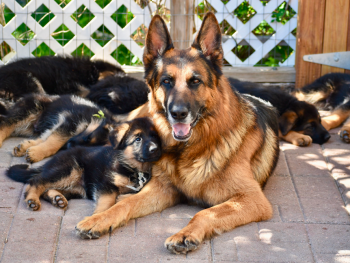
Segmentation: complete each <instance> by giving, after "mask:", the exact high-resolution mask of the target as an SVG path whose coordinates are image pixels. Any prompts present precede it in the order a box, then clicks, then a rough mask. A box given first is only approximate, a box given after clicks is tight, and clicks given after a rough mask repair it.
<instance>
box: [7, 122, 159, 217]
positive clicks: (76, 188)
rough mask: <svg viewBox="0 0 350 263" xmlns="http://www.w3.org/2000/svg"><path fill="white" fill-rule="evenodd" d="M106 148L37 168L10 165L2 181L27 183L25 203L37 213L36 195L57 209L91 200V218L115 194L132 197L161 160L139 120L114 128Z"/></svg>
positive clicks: (147, 126) (154, 136)
mask: <svg viewBox="0 0 350 263" xmlns="http://www.w3.org/2000/svg"><path fill="white" fill-rule="evenodd" d="M109 139H110V142H111V145H112V146H106V147H89V148H87V147H76V148H73V149H69V150H66V151H62V152H60V153H58V154H57V155H55V156H54V157H53V158H52V159H51V160H49V161H48V162H47V163H46V164H44V165H43V166H42V167H39V168H33V169H28V166H27V165H14V166H12V167H10V168H9V170H8V171H7V176H8V177H10V178H11V179H13V180H15V181H17V182H23V183H29V185H28V187H27V188H26V191H25V194H24V196H25V202H26V204H27V206H28V208H29V209H31V210H33V211H36V210H38V209H39V208H40V200H39V198H40V196H43V197H44V199H46V200H48V201H49V202H51V203H52V204H53V205H54V206H56V207H59V208H66V207H67V205H68V202H67V199H66V198H69V197H72V196H74V197H87V198H89V199H92V200H95V201H96V209H95V212H94V213H99V212H102V211H105V210H106V209H108V208H109V207H111V206H112V205H114V204H115V201H116V198H117V196H118V195H120V194H127V193H135V192H138V191H139V190H140V189H141V188H142V187H143V186H144V185H145V184H146V183H147V182H148V181H149V180H150V177H151V174H150V172H151V165H152V162H154V161H157V160H158V159H159V158H160V157H161V143H160V138H159V136H158V133H157V132H156V130H155V128H154V126H153V123H152V121H151V120H150V119H149V118H139V119H135V120H133V121H131V122H126V123H122V124H119V125H118V126H117V127H116V128H115V129H114V130H113V131H111V133H110V135H109Z"/></svg>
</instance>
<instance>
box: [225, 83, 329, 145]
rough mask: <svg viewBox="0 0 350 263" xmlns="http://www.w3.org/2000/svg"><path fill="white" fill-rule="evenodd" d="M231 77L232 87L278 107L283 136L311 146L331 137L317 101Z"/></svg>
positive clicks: (296, 142) (286, 139) (282, 137)
mask: <svg viewBox="0 0 350 263" xmlns="http://www.w3.org/2000/svg"><path fill="white" fill-rule="evenodd" d="M229 81H230V84H231V86H232V88H234V89H236V90H238V91H239V92H240V93H246V94H250V95H252V96H255V97H258V98H261V99H263V100H265V101H268V102H270V103H271V104H272V105H273V106H274V107H276V108H277V110H278V113H279V130H280V134H279V137H280V138H281V139H283V140H285V141H288V142H290V143H292V144H294V145H297V146H308V145H310V144H311V142H313V143H317V144H323V143H325V142H327V141H328V140H329V138H330V134H329V133H328V131H327V130H326V129H325V128H324V127H323V126H322V124H321V118H320V114H319V113H318V111H317V109H316V107H315V106H314V105H312V104H310V103H307V102H305V101H299V100H297V99H296V98H294V97H293V96H292V95H290V94H288V93H287V92H285V91H283V90H281V89H278V88H274V87H264V86H262V85H260V84H258V83H253V82H243V81H239V80H238V79H234V78H229Z"/></svg>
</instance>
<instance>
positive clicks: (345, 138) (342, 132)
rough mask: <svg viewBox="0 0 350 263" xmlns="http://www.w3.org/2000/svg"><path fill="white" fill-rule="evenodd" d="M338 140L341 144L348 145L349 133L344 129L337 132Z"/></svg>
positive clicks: (349, 141) (349, 140)
mask: <svg viewBox="0 0 350 263" xmlns="http://www.w3.org/2000/svg"><path fill="white" fill-rule="evenodd" d="M339 136H340V139H341V140H342V141H343V142H346V143H350V131H349V130H348V129H346V128H344V127H343V128H342V129H341V130H340V132H339Z"/></svg>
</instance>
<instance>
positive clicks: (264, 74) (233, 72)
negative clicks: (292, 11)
mask: <svg viewBox="0 0 350 263" xmlns="http://www.w3.org/2000/svg"><path fill="white" fill-rule="evenodd" d="M123 69H124V70H125V71H126V72H127V73H128V75H129V76H131V77H134V78H138V79H143V76H144V70H143V67H130V66H129V67H128V66H123ZM223 72H224V74H225V76H226V77H232V78H237V79H240V80H242V81H252V82H271V83H272V82H279V83H282V82H284V83H286V82H288V83H289V82H295V68H294V67H277V68H270V67H224V69H223Z"/></svg>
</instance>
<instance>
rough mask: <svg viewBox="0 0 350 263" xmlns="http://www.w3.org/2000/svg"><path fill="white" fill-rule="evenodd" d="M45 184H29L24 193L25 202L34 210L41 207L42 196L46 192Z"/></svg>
mask: <svg viewBox="0 0 350 263" xmlns="http://www.w3.org/2000/svg"><path fill="white" fill-rule="evenodd" d="M45 190H46V187H45V186H44V185H28V186H27V188H26V191H25V193H24V202H25V203H26V204H27V207H28V208H29V209H31V210H33V211H37V210H39V209H40V207H41V203H40V196H41V195H42V194H43V193H44V192H45Z"/></svg>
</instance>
